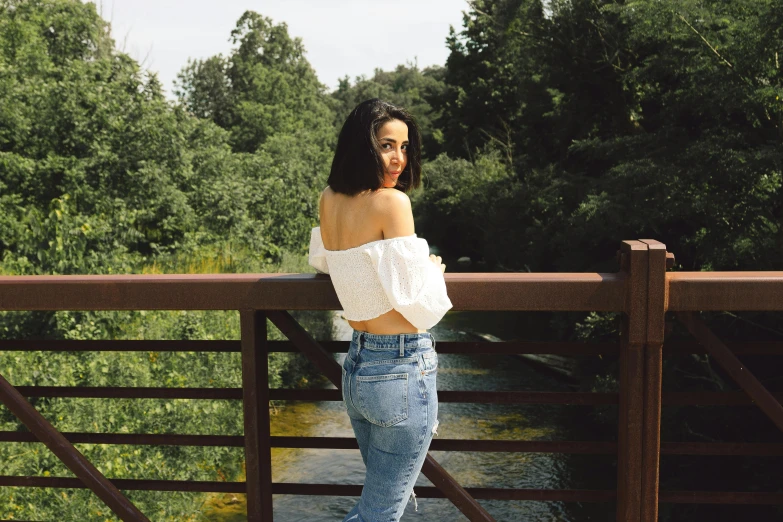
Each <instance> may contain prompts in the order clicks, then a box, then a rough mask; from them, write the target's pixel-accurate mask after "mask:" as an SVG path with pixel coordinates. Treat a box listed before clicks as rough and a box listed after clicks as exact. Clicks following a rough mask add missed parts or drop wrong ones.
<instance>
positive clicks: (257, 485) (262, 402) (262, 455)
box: [239, 310, 272, 522]
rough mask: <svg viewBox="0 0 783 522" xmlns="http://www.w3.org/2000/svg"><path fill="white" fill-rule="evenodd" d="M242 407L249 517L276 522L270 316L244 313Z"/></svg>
mask: <svg viewBox="0 0 783 522" xmlns="http://www.w3.org/2000/svg"><path fill="white" fill-rule="evenodd" d="M239 317H240V325H241V330H242V391H243V397H242V407H243V411H244V425H245V436H244V438H245V475H246V477H247V478H246V480H247V519H248V521H250V522H262V521H265V522H272V450H271V446H270V441H269V436H270V429H269V374H268V371H269V356H268V355H267V347H266V340H267V328H266V315H265V314H264V313H263V312H259V311H255V310H242V311H241V312H240V316H239Z"/></svg>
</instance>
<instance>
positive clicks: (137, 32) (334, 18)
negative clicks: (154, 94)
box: [93, 0, 468, 98]
mask: <svg viewBox="0 0 783 522" xmlns="http://www.w3.org/2000/svg"><path fill="white" fill-rule="evenodd" d="M93 3H95V4H96V5H97V6H98V12H99V13H102V16H103V18H104V19H105V20H107V21H111V24H112V36H113V37H114V40H115V42H116V45H117V48H118V49H120V50H123V51H124V52H126V53H128V54H129V55H130V56H131V57H132V58H134V59H136V60H137V61H138V62H139V63H141V64H142V66H143V67H144V68H145V69H148V70H150V71H154V72H157V73H158V78H159V79H160V81H161V83H162V84H163V87H164V89H165V90H166V92H167V96H168V97H169V98H173V95H172V94H171V91H172V86H173V81H174V79H175V78H176V76H177V73H178V72H179V71H180V69H182V67H184V66H185V64H186V63H187V60H188V58H193V59H203V58H208V57H210V56H214V55H216V54H221V53H222V54H223V55H224V56H225V55H227V54H228V53H229V52H230V51H231V43H230V42H229V36H230V34H231V30H232V29H233V28H234V26H235V25H236V21H237V20H238V19H239V17H240V16H242V13H244V12H245V11H247V10H252V11H256V12H258V13H260V14H262V15H264V16H267V17H269V18H271V19H272V20H273V21H274V23H280V22H285V23H286V24H287V25H288V33H289V34H290V35H291V36H292V37H299V38H301V39H302V41H303V43H304V47H305V50H306V57H307V60H308V61H309V62H310V65H312V66H313V68H314V69H315V71H316V74H317V75H318V79H319V80H320V81H321V83H323V84H325V85H326V86H327V87H328V88H329V90H333V89H335V88H337V84H338V80H339V79H340V78H343V77H345V76H346V75H348V76H349V77H350V78H351V80H353V79H354V78H355V77H356V76H360V75H365V76H372V74H373V71H374V70H375V69H376V68H380V69H383V70H391V69H394V68H395V67H396V66H397V65H399V64H406V63H414V62H415V63H417V64H418V66H419V68H424V67H427V66H429V65H444V64H445V62H446V58H447V57H448V48H447V47H446V37H447V36H448V34H449V26H450V25H451V26H454V28H455V29H456V30H457V31H459V30H460V29H461V28H462V11H464V10H466V9H467V8H468V5H467V0H389V1H382V0H245V1H242V2H240V1H238V0H221V1H219V2H215V1H207V0H187V1H185V0H95V1H93Z"/></svg>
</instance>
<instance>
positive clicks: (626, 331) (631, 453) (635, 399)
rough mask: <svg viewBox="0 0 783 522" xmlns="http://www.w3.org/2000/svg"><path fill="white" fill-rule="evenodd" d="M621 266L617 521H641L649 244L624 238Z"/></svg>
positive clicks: (621, 248)
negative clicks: (623, 277)
mask: <svg viewBox="0 0 783 522" xmlns="http://www.w3.org/2000/svg"><path fill="white" fill-rule="evenodd" d="M620 254H621V255H620V260H621V261H620V262H621V270H623V271H625V272H626V274H627V280H626V286H625V312H624V313H623V317H622V328H621V338H620V369H619V385H620V390H619V391H620V397H619V406H620V407H619V412H618V413H619V419H618V434H617V517H616V518H617V521H618V522H639V520H640V518H641V507H640V497H641V492H642V469H641V467H642V425H643V409H642V408H643V407H644V395H643V384H644V348H645V341H646V329H647V292H648V288H647V284H648V283H647V271H648V264H647V260H648V252H647V245H646V244H644V243H641V242H639V241H623V243H622V245H621V247H620Z"/></svg>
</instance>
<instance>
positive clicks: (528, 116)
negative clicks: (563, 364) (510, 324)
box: [417, 0, 783, 271]
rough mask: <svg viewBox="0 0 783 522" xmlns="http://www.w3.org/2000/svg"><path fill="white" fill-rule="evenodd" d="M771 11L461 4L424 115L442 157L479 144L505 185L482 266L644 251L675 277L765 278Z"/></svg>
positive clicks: (773, 4) (773, 188) (776, 135)
mask: <svg viewBox="0 0 783 522" xmlns="http://www.w3.org/2000/svg"><path fill="white" fill-rule="evenodd" d="M780 7H781V2H780V1H779V0H769V1H761V2H758V1H755V0H753V1H751V0H745V1H739V2H717V1H714V2H696V1H685V2H683V1H676V2H675V1H673V0H672V1H668V0H667V1H657V0H655V1H653V0H638V1H634V2H619V3H618V2H611V1H597V2H596V1H593V0H569V1H554V2H548V3H546V6H545V5H544V4H542V2H540V1H539V0H498V1H494V2H490V1H475V2H471V9H470V10H469V11H468V12H467V13H466V15H465V27H464V29H463V31H462V32H460V33H459V34H457V33H453V34H452V36H451V37H450V39H449V47H450V49H451V55H450V57H449V60H448V62H447V64H446V74H445V82H446V89H445V91H444V93H443V95H442V96H441V97H439V98H437V99H433V100H432V105H433V107H435V108H436V109H438V110H440V111H441V116H440V118H439V119H438V120H437V124H438V125H439V126H440V127H441V128H442V130H443V132H444V137H445V139H444V148H445V150H446V151H447V152H448V153H449V154H450V155H452V156H459V157H465V158H471V157H473V156H475V154H477V153H478V152H477V151H480V150H482V149H483V148H484V147H486V146H492V148H494V149H495V150H498V151H500V152H502V153H503V155H504V156H505V162H506V163H507V164H508V165H510V166H512V167H513V169H514V172H515V173H516V177H517V178H518V179H519V181H520V183H519V184H518V185H514V189H513V190H514V191H515V192H514V193H513V195H509V196H507V195H504V194H498V195H497V197H496V198H497V199H496V202H495V203H496V204H495V208H492V209H491V210H489V211H488V212H489V214H490V216H495V215H500V216H502V217H501V218H500V219H498V220H496V221H495V222H497V223H507V224H509V226H508V232H509V233H508V235H506V236H505V237H504V242H505V244H507V245H513V247H512V248H507V249H504V251H505V253H504V251H501V252H498V253H497V255H496V254H495V253H493V252H490V251H489V250H487V251H485V252H484V254H485V257H486V258H487V260H488V261H490V264H491V263H492V262H496V263H499V264H500V265H501V266H504V267H509V268H511V269H523V270H524V269H532V270H534V271H549V270H558V271H580V270H613V269H614V261H613V254H614V251H615V250H616V248H617V243H618V241H619V240H621V239H624V238H638V237H653V238H656V239H658V240H660V241H663V242H664V243H666V245H667V247H668V248H669V250H670V251H673V252H675V253H676V255H677V259H678V262H679V263H680V264H681V266H684V267H687V268H689V269H699V268H711V269H773V268H776V267H778V268H779V267H780V266H781V255H780V254H781V251H782V250H783V232H781V226H780V223H781V209H783V206H781V203H780V201H781V198H780V192H781V172H783V149H781V147H780V144H781V139H782V138H783V119H782V118H783V101H782V100H781V98H783V92H781V90H782V89H783V87H781V85H782V82H781V69H780V57H779V56H778V54H777V53H778V52H779V49H780V44H781V29H780V23H779V22H780V17H781V15H780ZM473 161H475V159H474V160H473ZM435 189H436V190H438V187H437V186H436V187H435ZM496 189H497V187H496V186H494V185H493V184H491V183H490V184H487V185H486V186H484V187H479V188H478V190H479V191H480V192H486V193H487V194H492V195H494V193H495V191H496ZM478 197H479V199H481V198H482V197H483V196H478ZM417 210H420V209H417ZM438 218H439V219H446V216H445V215H441V216H439V217H438ZM512 223H513V225H511V224H512ZM465 226H467V227H468V229H470V228H471V225H469V224H468V225H465ZM477 226H478V225H472V227H473V228H475V227H477ZM488 229H491V227H488ZM490 233H491V232H490ZM469 237H472V235H470V234H469ZM432 239H433V240H434V241H435V243H436V244H439V245H441V244H446V243H447V242H448V238H446V237H440V236H438V237H434V238H432ZM487 243H489V242H487ZM446 253H447V254H451V255H453V256H457V255H463V254H462V252H461V251H457V249H456V248H454V249H451V250H450V251H447V252H446Z"/></svg>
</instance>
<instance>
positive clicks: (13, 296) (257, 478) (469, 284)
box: [0, 240, 783, 522]
mask: <svg viewBox="0 0 783 522" xmlns="http://www.w3.org/2000/svg"><path fill="white" fill-rule="evenodd" d="M618 261H619V263H620V270H619V271H618V272H617V273H608V274H599V273H574V274H543V273H542V274H530V273H503V274H496V273H480V274H446V282H447V286H448V293H449V296H450V298H451V300H452V302H453V303H454V310H486V311H501V310H517V311H614V312H622V328H621V336H620V339H619V342H618V343H604V344H581V343H532V342H504V343H474V342H443V341H441V342H438V346H437V349H438V351H439V352H440V353H463V354H465V353H474V352H479V351H480V352H481V353H482V354H521V353H536V354H543V353H549V354H572V355H592V354H595V355H598V354H614V355H619V361H620V373H619V392H618V393H579V392H570V393H566V392H557V393H555V392H518V391H508V392H503V391H484V392H476V391H470V392H462V391H440V392H439V400H440V401H441V402H444V403H445V402H479V403H495V404H509V403H518V404H521V403H525V404H533V403H535V404H581V405H605V404H615V405H618V406H619V424H618V425H619V432H618V436H617V441H616V442H614V441H599V442H596V441H513V440H512V441H508V440H504V441H487V440H481V441H475V440H448V439H435V440H434V441H433V442H432V445H431V449H432V450H436V451H488V452H547V453H550V452H551V453H573V454H616V456H617V462H618V466H617V469H618V476H617V488H616V490H551V489H506V488H463V487H461V486H460V485H459V484H458V483H457V482H456V481H455V480H454V479H453V477H451V475H449V473H448V472H447V471H446V470H445V469H443V468H442V467H441V466H440V465H439V464H438V463H437V462H436V461H435V460H434V459H433V458H432V457H431V456H428V457H427V460H426V462H425V465H424V468H423V473H424V474H425V475H426V476H427V477H428V478H429V479H430V480H431V481H432V483H433V484H434V486H435V487H431V488H417V495H418V496H419V497H445V498H448V499H450V500H451V501H452V502H453V503H454V504H455V505H456V506H457V507H458V508H459V510H460V511H461V512H462V513H464V514H465V516H466V517H467V518H468V519H469V520H471V521H491V520H493V518H492V517H491V515H490V514H489V513H488V512H487V511H486V510H485V509H484V508H483V507H482V506H481V504H480V503H479V502H477V500H476V499H507V500H545V501H563V502H604V501H614V500H616V502H617V520H621V521H646V522H652V521H655V520H657V518H658V504H659V502H694V503H748V504H770V503H779V504H783V493H758V492H731V493H726V492H721V493H719V494H717V493H713V492H703V491H701V492H700V491H662V492H659V487H658V486H659V458H660V455H661V454H689V455H783V444H778V443H772V444H744V443H734V444H728V443H724V444H719V443H713V444H709V443H675V442H671V443H663V444H662V443H661V440H660V432H661V430H660V428H661V407H662V405H664V406H665V405H683V404H737V403H750V402H751V401H753V402H755V403H756V404H758V405H759V407H760V408H762V410H763V411H764V412H765V413H766V414H767V415H768V416H769V417H770V418H771V419H772V420H773V422H775V424H776V425H777V426H778V427H779V428H781V429H782V430H783V408H781V406H780V402H779V400H780V396H777V397H776V396H774V395H773V394H771V393H769V392H768V391H767V390H765V389H764V387H763V386H762V385H761V384H760V383H759V382H758V381H757V380H756V379H755V378H754V377H753V376H752V375H751V374H750V373H749V372H748V371H747V368H745V367H743V366H742V365H741V364H740V363H739V361H738V360H737V359H736V356H735V355H736V354H754V353H766V354H781V353H782V351H781V349H780V346H779V345H770V344H765V343H752V344H750V343H749V344H747V345H741V346H735V345H730V346H728V347H727V346H726V345H724V344H723V343H721V341H720V340H719V339H718V338H717V337H716V336H714V335H713V334H712V333H711V332H710V331H709V329H708V328H707V327H706V325H705V324H704V323H703V322H702V321H701V320H700V319H699V318H698V315H697V314H696V312H698V311H700V310H735V311H738V310H775V311H780V310H783V272H732V273H702V272H697V273H686V272H677V273H667V272H666V270H667V266H671V265H672V263H673V256H672V255H671V254H668V253H667V252H666V250H665V247H664V245H662V244H661V243H658V242H656V241H653V240H640V241H624V242H623V243H622V245H621V248H620V250H619V251H618ZM339 308H340V304H339V301H338V300H337V296H336V294H335V292H334V289H333V287H332V284H331V281H330V279H329V277H328V276H326V275H309V274H242V275H169V276H166V275H157V276H143V275H138V276H36V277H22V276H19V277H0V310H239V311H240V320H241V340H240V341H31V340H6V341H0V350H2V351H8V350H50V351H87V350H89V351H92V350H97V351H109V350H116V351H166V350H168V351H220V352H232V351H233V352H241V354H242V388H235V389H226V388H127V387H123V388H117V387H100V388H99V387H40V386H18V387H13V386H12V385H11V384H10V383H8V382H7V381H6V380H5V379H4V378H2V376H0V400H2V402H3V403H4V404H5V405H6V407H7V408H9V410H10V411H11V412H12V413H13V414H14V415H16V416H17V417H18V418H19V419H20V420H21V422H23V423H24V424H25V426H27V428H28V429H29V430H30V431H29V432H0V442H34V441H40V442H43V443H44V444H45V445H46V446H47V447H48V448H49V449H50V450H51V451H53V452H54V453H55V454H56V455H57V456H58V457H59V458H60V459H61V460H62V461H63V462H64V463H65V464H66V465H67V466H68V468H69V469H71V470H72V471H73V473H74V474H75V475H76V477H77V478H64V477H19V476H0V486H27V487H63V488H79V487H88V488H90V489H91V490H92V491H94V492H95V493H96V494H97V495H98V496H99V497H100V498H101V499H102V500H103V501H104V502H105V503H106V504H107V505H108V506H109V507H110V508H111V509H112V510H113V511H114V512H115V513H116V514H117V516H119V517H120V518H121V519H122V520H134V521H135V520H140V521H144V520H147V518H146V517H145V515H144V514H142V513H141V512H140V511H139V510H138V509H137V508H136V507H135V506H133V504H131V503H130V502H129V501H128V499H127V498H126V497H125V496H124V495H123V494H122V493H121V492H120V490H158V491H202V492H233V493H245V494H247V507H248V520H251V521H261V520H263V521H271V520H272V495H273V494H282V493H285V494H300V495H348V496H358V495H359V494H360V492H361V486H360V485H330V484H292V483H273V482H272V474H271V467H272V463H271V448H273V447H286V448H340V449H355V448H357V445H356V441H355V440H354V439H353V438H334V437H273V436H271V435H270V419H269V408H268V403H269V401H270V400H331V401H339V400H341V395H340V390H339V387H340V380H341V379H340V368H339V366H338V364H337V362H336V361H335V359H334V356H333V354H334V353H337V352H345V351H346V350H347V347H348V343H347V342H333V341H328V342H318V341H316V340H314V339H313V338H312V337H311V336H310V334H309V333H308V332H307V331H306V330H305V329H304V328H303V327H302V326H301V325H299V324H298V323H297V322H296V321H295V320H294V319H293V317H292V316H291V315H290V314H289V313H288V312H286V310H336V309H339ZM667 311H670V312H675V313H676V316H677V317H678V318H679V319H680V320H682V321H683V323H684V324H685V325H686V326H687V328H688V329H689V331H691V332H692V334H693V335H694V337H695V338H696V340H697V341H698V343H700V344H701V346H699V344H698V343H693V342H691V343H676V344H667V345H666V347H664V332H665V330H666V327H665V314H666V312H667ZM267 319H269V320H270V321H271V322H272V323H273V324H274V325H275V326H276V327H278V328H279V329H280V330H281V332H283V334H284V335H285V336H286V337H287V339H288V341H269V340H268V338H267V337H268V336H267V331H266V328H267ZM705 350H706V351H707V352H708V353H710V354H712V355H713V357H714V358H715V360H717V361H718V362H719V363H720V364H721V365H722V366H723V367H724V368H725V369H726V370H727V372H728V373H729V374H730V375H731V376H732V377H734V378H735V380H736V381H737V383H738V384H739V385H740V386H741V387H742V389H743V390H744V391H745V393H746V394H747V396H744V395H742V394H737V393H671V392H668V393H667V392H664V391H663V390H662V388H661V368H662V357H663V355H664V354H669V353H671V354H675V353H698V352H704V351H705ZM281 351H287V352H292V351H301V352H302V353H303V354H305V355H306V356H307V357H308V358H309V359H310V360H311V361H312V362H313V363H314V364H315V365H316V366H317V367H318V368H319V370H320V371H321V372H323V374H324V375H325V376H326V377H327V378H328V379H329V380H330V381H331V382H332V383H333V384H334V385H335V386H336V387H337V389H326V390H285V389H270V388H269V382H268V376H267V354H268V353H270V352H281ZM732 352H733V353H732ZM25 397H94V398H109V397H111V398H192V399H234V400H241V401H242V402H243V411H244V436H218V435H189V434H166V435H160V434H117V433H114V434H98V433H58V432H57V430H56V429H55V428H54V427H53V426H52V425H51V424H50V423H49V422H48V421H47V420H46V419H44V418H43V417H42V416H41V415H40V414H39V413H38V412H37V411H36V410H35V408H33V406H31V405H30V403H29V402H28V401H27V400H26V398H25ZM74 443H100V444H138V445H149V444H151V445H191V446H235V447H244V450H245V468H246V482H209V481H201V482H195V481H163V480H145V479H143V478H139V479H134V480H127V479H126V480H109V479H107V478H106V477H104V476H103V475H102V474H101V473H100V472H99V471H98V470H97V469H96V468H95V467H94V466H93V465H92V464H90V463H89V462H88V461H87V460H86V459H85V458H84V457H83V456H82V455H81V453H79V451H78V450H77V449H76V448H75V447H74V446H73V444H74Z"/></svg>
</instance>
